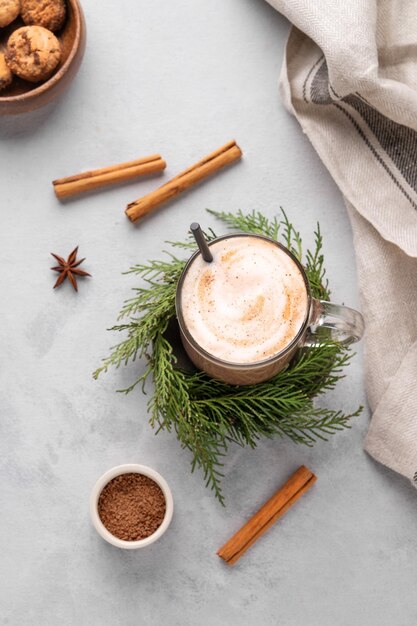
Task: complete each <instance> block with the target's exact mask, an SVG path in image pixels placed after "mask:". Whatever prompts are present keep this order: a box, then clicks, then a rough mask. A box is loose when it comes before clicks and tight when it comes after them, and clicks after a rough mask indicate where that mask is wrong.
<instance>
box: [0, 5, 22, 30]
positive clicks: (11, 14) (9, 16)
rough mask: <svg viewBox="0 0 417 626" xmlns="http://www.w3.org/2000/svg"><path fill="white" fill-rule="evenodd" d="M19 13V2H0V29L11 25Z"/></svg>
mask: <svg viewBox="0 0 417 626" xmlns="http://www.w3.org/2000/svg"><path fill="white" fill-rule="evenodd" d="M19 13H20V0H0V27H2V28H3V27H4V26H8V25H9V24H11V23H12V22H13V21H14V20H15V19H16V18H17V16H18V15H19Z"/></svg>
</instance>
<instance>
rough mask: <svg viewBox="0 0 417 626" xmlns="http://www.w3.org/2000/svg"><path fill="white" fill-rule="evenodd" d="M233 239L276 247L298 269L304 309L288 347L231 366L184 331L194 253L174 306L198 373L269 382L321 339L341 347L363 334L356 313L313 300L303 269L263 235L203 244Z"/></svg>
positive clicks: (240, 381)
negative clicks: (185, 294) (185, 299)
mask: <svg viewBox="0 0 417 626" xmlns="http://www.w3.org/2000/svg"><path fill="white" fill-rule="evenodd" d="M235 237H240V238H241V237H250V238H255V239H262V240H264V241H266V242H269V243H271V244H272V245H274V246H277V247H278V248H280V250H282V251H283V252H284V253H285V254H286V255H288V256H289V257H290V259H291V261H292V263H294V264H295V265H296V267H297V268H298V270H299V272H300V274H301V276H302V279H303V281H304V285H305V289H306V296H307V306H306V307H305V308H306V310H305V315H304V320H303V322H302V325H301V327H300V329H299V330H298V332H297V334H296V335H295V337H294V338H293V339H292V340H291V341H290V342H289V343H288V345H285V347H284V348H283V349H282V350H280V351H279V352H277V353H276V354H274V355H273V356H270V357H268V358H266V359H264V360H260V361H256V362H253V363H252V362H251V363H246V362H245V363H233V362H230V361H227V360H224V359H222V358H219V357H217V356H215V355H213V354H211V353H209V352H208V351H207V350H205V349H204V348H202V347H201V346H200V345H199V344H198V342H197V341H196V340H195V339H194V337H193V336H192V334H191V332H190V331H189V330H188V328H187V324H186V322H185V318H184V314H183V305H182V290H183V285H184V280H185V277H186V276H187V274H188V272H189V270H190V268H191V266H192V264H193V263H194V261H195V260H196V259H197V258H198V257H199V256H201V252H200V251H199V250H197V251H196V252H195V253H194V254H193V255H192V256H191V257H190V259H189V260H188V261H187V263H186V265H185V267H184V269H183V272H182V274H181V276H180V279H179V281H178V285H177V290H176V298H175V307H176V313H177V319H178V324H179V328H180V335H181V340H182V343H183V346H184V349H185V351H186V352H187V354H188V356H189V358H190V359H191V361H192V362H193V363H194V365H195V366H196V367H197V368H198V369H199V370H202V371H203V372H205V373H206V374H207V375H208V376H210V377H211V378H215V379H217V380H221V381H223V382H226V383H229V384H231V385H251V384H256V383H260V382H263V381H266V380H269V379H270V378H272V377H273V376H275V374H277V373H278V372H280V371H281V370H282V369H283V368H284V367H285V366H286V365H287V364H288V363H289V362H290V361H291V359H292V358H293V357H294V356H295V354H296V352H297V350H299V349H300V348H305V347H311V348H312V349H314V345H318V344H319V343H320V340H323V339H325V338H327V339H332V340H333V341H336V342H338V343H340V344H341V345H344V346H347V345H349V344H351V343H354V342H355V341H359V340H360V339H361V337H362V335H363V332H364V321H363V317H362V315H361V314H360V313H359V312H358V311H355V310H354V309H350V308H348V307H346V306H341V305H337V304H333V303H331V302H325V301H323V300H318V299H316V298H313V297H312V295H311V290H310V285H309V282H308V278H307V275H306V272H305V270H304V268H303V266H302V265H301V263H300V262H299V261H298V259H297V258H296V257H295V256H294V255H293V254H292V253H291V252H290V251H289V250H288V249H287V248H285V247H284V246H283V245H282V244H280V243H279V242H277V241H275V240H274V239H270V238H269V237H265V236H263V235H258V234H252V233H236V234H229V235H224V236H222V237H218V238H216V239H213V240H212V241H210V242H207V243H208V245H209V246H212V245H214V244H216V243H217V242H221V241H222V240H226V239H232V238H235ZM208 265H209V264H208Z"/></svg>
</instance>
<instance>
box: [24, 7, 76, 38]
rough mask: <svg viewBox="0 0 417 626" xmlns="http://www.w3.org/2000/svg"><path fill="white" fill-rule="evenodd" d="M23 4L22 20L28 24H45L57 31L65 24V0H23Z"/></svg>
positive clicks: (45, 26)
mask: <svg viewBox="0 0 417 626" xmlns="http://www.w3.org/2000/svg"><path fill="white" fill-rule="evenodd" d="M21 4H22V10H21V16H22V20H23V21H24V23H25V24H27V25H28V26H30V25H35V26H43V27H44V28H47V29H48V30H52V31H54V32H55V31H57V30H59V29H60V28H62V26H63V25H64V22H65V16H66V5H65V0H21Z"/></svg>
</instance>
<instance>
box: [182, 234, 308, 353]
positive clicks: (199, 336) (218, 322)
mask: <svg viewBox="0 0 417 626" xmlns="http://www.w3.org/2000/svg"><path fill="white" fill-rule="evenodd" d="M210 251H211V253H212V255H213V261H212V262H211V263H207V262H206V261H204V259H203V258H202V256H201V254H199V255H197V256H195V257H194V259H193V261H192V262H191V264H190V265H189V267H188V268H187V271H186V273H185V275H184V277H183V281H182V285H181V294H180V301H181V313H182V317H183V324H184V326H185V329H186V330H187V331H188V333H189V334H190V336H191V337H192V339H193V340H194V342H195V343H196V344H197V345H198V346H199V347H200V348H202V349H203V350H205V351H206V352H207V353H209V354H210V355H212V356H213V357H215V358H216V359H219V360H221V361H226V362H228V363H233V364H242V365H245V364H256V363H260V362H262V361H266V360H268V359H271V358H272V357H275V356H276V355H278V354H279V353H280V352H282V351H283V350H285V348H287V347H288V346H289V345H290V344H291V343H292V342H293V340H294V339H295V338H296V337H297V335H298V334H299V332H300V330H301V328H302V327H303V325H304V324H305V322H306V319H307V316H308V309H309V296H308V292H307V287H306V283H305V279H304V275H303V273H302V271H301V270H300V268H299V267H298V265H297V264H296V262H295V261H294V260H293V258H292V257H291V256H290V255H289V254H288V253H287V252H286V251H285V250H283V249H282V248H280V247H279V246H278V245H277V244H275V243H274V242H273V241H270V240H268V239H265V238H262V237H256V236H252V235H233V236H230V237H224V238H221V239H218V240H216V241H215V242H213V243H212V244H211V245H210ZM191 356H192V355H191Z"/></svg>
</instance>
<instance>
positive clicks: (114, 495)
mask: <svg viewBox="0 0 417 626" xmlns="http://www.w3.org/2000/svg"><path fill="white" fill-rule="evenodd" d="M97 508H98V514H99V517H100V519H101V521H102V523H103V524H104V526H105V527H106V528H107V530H108V531H109V532H110V533H111V534H112V535H114V536H115V537H117V538H118V539H122V540H124V541H138V540H140V539H145V538H146V537H149V536H150V535H153V533H154V532H155V531H156V530H157V529H158V528H159V526H160V525H161V524H162V522H163V520H164V517H165V511H166V502H165V496H164V494H163V492H162V489H161V488H160V486H159V485H158V484H157V483H156V482H155V481H154V480H152V478H149V477H148V476H144V475H143V474H138V473H135V472H130V473H127V474H120V475H119V476H116V477H115V478H113V479H112V480H111V481H110V482H108V483H107V485H106V486H105V487H104V488H103V490H102V492H101V493H100V496H99V499H98V506H97Z"/></svg>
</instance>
